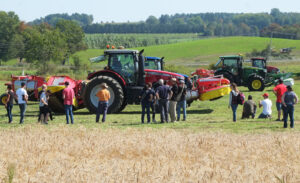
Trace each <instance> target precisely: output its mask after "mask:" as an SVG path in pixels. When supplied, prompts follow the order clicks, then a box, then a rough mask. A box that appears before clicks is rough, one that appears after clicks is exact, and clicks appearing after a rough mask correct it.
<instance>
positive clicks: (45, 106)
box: [39, 84, 49, 124]
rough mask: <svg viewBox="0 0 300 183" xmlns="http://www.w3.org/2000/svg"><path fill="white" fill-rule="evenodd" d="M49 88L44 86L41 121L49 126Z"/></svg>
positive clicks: (41, 100) (41, 101) (41, 96)
mask: <svg viewBox="0 0 300 183" xmlns="http://www.w3.org/2000/svg"><path fill="white" fill-rule="evenodd" d="M46 92H47V86H46V85H45V84H43V85H42V93H41V95H40V104H39V106H40V113H41V117H40V121H41V123H44V124H48V117H49V110H48V100H49V96H48V95H47V93H46Z"/></svg>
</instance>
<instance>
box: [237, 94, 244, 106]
mask: <svg viewBox="0 0 300 183" xmlns="http://www.w3.org/2000/svg"><path fill="white" fill-rule="evenodd" d="M237 103H238V104H240V105H243V104H244V103H245V95H244V94H243V93H242V92H240V93H239V94H238V96H237Z"/></svg>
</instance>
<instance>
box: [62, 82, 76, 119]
mask: <svg viewBox="0 0 300 183" xmlns="http://www.w3.org/2000/svg"><path fill="white" fill-rule="evenodd" d="M65 87H66V88H65V89H64V91H63V99H64V105H65V112H66V119H67V124H69V115H70V118H71V123H72V124H73V123H74V119H73V111H72V104H73V98H74V96H75V94H74V90H73V89H72V88H70V87H69V82H68V81H66V82H65Z"/></svg>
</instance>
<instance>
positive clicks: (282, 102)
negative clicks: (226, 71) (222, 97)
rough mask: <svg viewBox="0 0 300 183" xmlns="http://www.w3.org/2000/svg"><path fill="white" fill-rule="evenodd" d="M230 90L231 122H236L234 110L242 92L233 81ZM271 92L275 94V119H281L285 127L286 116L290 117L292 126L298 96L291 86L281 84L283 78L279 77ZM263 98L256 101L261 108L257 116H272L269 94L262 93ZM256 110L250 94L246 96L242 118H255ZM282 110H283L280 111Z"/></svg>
mask: <svg viewBox="0 0 300 183" xmlns="http://www.w3.org/2000/svg"><path fill="white" fill-rule="evenodd" d="M230 87H231V92H230V97H229V105H228V107H231V109H232V112H233V122H236V120H237V119H236V111H237V108H238V105H239V104H242V103H241V102H240V100H243V99H240V98H241V95H242V93H241V92H240V91H239V89H238V88H237V85H236V84H235V83H232V84H231V85H230ZM273 93H274V94H275V96H276V109H277V114H278V115H277V119H276V121H283V122H284V125H283V127H284V128H287V126H288V125H287V121H288V117H290V127H291V128H294V105H295V104H297V103H298V96H297V95H296V93H295V92H294V91H293V88H292V87H291V86H286V85H284V84H283V80H282V79H279V81H278V85H276V86H275V87H274V88H273ZM262 97H263V100H260V101H259V102H258V106H259V108H261V107H262V108H263V111H262V113H261V114H260V115H259V116H258V118H269V119H271V117H272V101H271V100H270V99H269V94H268V93H264V94H263V95H262ZM256 111H257V105H256V103H255V102H254V101H253V98H252V96H251V95H249V96H248V100H247V101H246V102H244V103H243V112H242V119H245V118H250V117H251V118H252V119H253V118H255V115H256ZM282 111H283V112H282ZM282 113H283V119H281V114H282Z"/></svg>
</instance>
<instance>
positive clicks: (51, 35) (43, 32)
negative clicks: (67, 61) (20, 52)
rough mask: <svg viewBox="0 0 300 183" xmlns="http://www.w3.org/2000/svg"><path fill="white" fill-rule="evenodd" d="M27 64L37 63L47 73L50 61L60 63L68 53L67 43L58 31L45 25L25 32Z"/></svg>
mask: <svg viewBox="0 0 300 183" xmlns="http://www.w3.org/2000/svg"><path fill="white" fill-rule="evenodd" d="M23 36H24V42H25V54H24V58H26V61H27V62H31V63H37V64H38V65H40V66H41V69H42V71H43V72H46V71H47V66H48V65H49V61H50V60H52V61H54V62H55V61H60V60H62V59H63V58H64V56H65V55H66V53H67V43H66V41H65V39H64V36H63V35H62V34H61V32H60V31H59V30H57V29H51V28H49V27H47V26H45V25H43V24H42V25H40V26H35V27H33V28H31V27H29V28H27V29H25V30H24V32H23Z"/></svg>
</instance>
